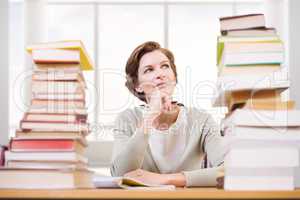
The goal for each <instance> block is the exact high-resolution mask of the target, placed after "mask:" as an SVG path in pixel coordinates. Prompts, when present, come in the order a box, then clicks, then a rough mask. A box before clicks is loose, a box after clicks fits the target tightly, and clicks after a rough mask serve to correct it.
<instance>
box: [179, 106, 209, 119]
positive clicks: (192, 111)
mask: <svg viewBox="0 0 300 200" xmlns="http://www.w3.org/2000/svg"><path fill="white" fill-rule="evenodd" d="M184 109H185V110H186V113H187V117H188V118H189V119H191V120H201V121H202V120H204V121H206V120H207V119H209V118H211V115H210V114H209V113H208V112H207V111H206V110H204V109H199V108H195V107H186V106H184Z"/></svg>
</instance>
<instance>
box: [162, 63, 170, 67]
mask: <svg viewBox="0 0 300 200" xmlns="http://www.w3.org/2000/svg"><path fill="white" fill-rule="evenodd" d="M162 67H163V68H169V67H170V66H169V65H167V64H165V65H163V66H162Z"/></svg>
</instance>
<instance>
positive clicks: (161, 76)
mask: <svg viewBox="0 0 300 200" xmlns="http://www.w3.org/2000/svg"><path fill="white" fill-rule="evenodd" d="M165 77H166V74H165V72H164V70H162V69H160V68H159V69H157V70H156V73H155V78H156V79H164V78H165Z"/></svg>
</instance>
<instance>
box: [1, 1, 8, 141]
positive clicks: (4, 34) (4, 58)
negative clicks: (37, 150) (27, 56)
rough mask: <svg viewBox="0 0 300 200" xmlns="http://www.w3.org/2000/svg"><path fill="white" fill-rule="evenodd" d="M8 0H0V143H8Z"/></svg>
mask: <svg viewBox="0 0 300 200" xmlns="http://www.w3.org/2000/svg"><path fill="white" fill-rule="evenodd" d="M8 18H9V16H8V0H1V1H0V74H1V77H0V92H1V97H0V115H1V117H0V144H2V145H4V144H7V143H8V133H9V128H8V119H9V113H8V111H9V110H8V108H9V104H8V99H9V98H8V97H9V89H8V88H9V82H8V78H9V74H8V69H9V68H8V65H9V63H8V27H9V26H8Z"/></svg>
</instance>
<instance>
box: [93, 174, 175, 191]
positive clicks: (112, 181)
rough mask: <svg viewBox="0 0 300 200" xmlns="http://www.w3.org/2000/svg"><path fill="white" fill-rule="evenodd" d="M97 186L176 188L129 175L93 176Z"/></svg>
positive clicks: (152, 188) (147, 188) (146, 188)
mask: <svg viewBox="0 0 300 200" xmlns="http://www.w3.org/2000/svg"><path fill="white" fill-rule="evenodd" d="M93 183H94V186H95V187H96V188H123V189H128V190H175V189H176V188H175V186H174V185H157V184H151V183H145V182H141V181H139V180H136V179H134V178H129V177H110V176H102V175H96V176H94V177H93Z"/></svg>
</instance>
